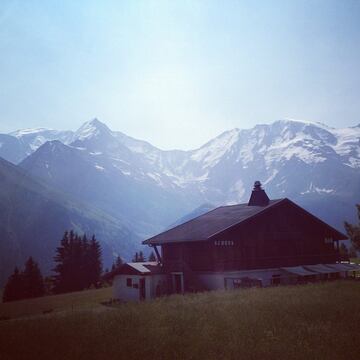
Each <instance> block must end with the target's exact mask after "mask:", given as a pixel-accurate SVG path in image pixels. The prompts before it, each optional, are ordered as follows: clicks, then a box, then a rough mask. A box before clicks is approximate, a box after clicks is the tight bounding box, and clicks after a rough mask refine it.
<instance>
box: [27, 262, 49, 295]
mask: <svg viewBox="0 0 360 360" xmlns="http://www.w3.org/2000/svg"><path fill="white" fill-rule="evenodd" d="M22 284H23V289H24V298H33V297H39V296H43V295H44V293H45V287H44V279H43V277H42V275H41V272H40V269H39V266H38V264H37V263H36V262H35V261H34V260H33V258H32V257H31V256H30V257H29V259H28V260H27V261H26V263H25V269H24V271H23V272H22Z"/></svg>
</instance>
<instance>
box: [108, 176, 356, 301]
mask: <svg viewBox="0 0 360 360" xmlns="http://www.w3.org/2000/svg"><path fill="white" fill-rule="evenodd" d="M346 238H347V237H346V236H345V235H344V234H342V233H341V232H339V231H337V230H336V229H334V228H333V227H331V226H330V225H328V224H326V223H325V222H323V221H322V220H320V219H318V218H317V217H316V216H314V215H312V214H310V213H309V212H307V211H306V210H304V209H303V208H301V207H300V206H298V205H296V204H295V203H294V202H292V201H291V200H289V199H287V198H284V199H278V200H270V199H269V198H268V196H267V194H266V193H265V191H264V190H263V189H262V187H261V184H260V182H259V181H257V182H255V185H254V189H253V191H252V194H251V197H250V200H249V202H248V203H246V204H238V205H231V206H221V207H218V208H216V209H214V210H212V211H209V212H207V213H206V214H203V215H201V216H198V217H196V218H195V219H192V220H190V221H188V222H186V223H184V224H181V225H178V226H176V227H174V228H172V229H170V230H167V231H165V232H163V233H161V234H158V235H156V236H154V237H152V238H150V239H147V240H145V241H144V242H143V244H145V245H148V246H150V247H152V248H153V249H154V251H155V253H156V256H157V262H143V263H127V264H125V265H124V266H123V267H122V268H120V269H119V270H118V272H117V273H116V274H115V277H114V285H113V286H114V288H113V289H114V297H115V298H121V299H124V300H137V299H146V298H153V297H156V296H159V295H162V294H171V293H184V292H193V291H202V290H214V289H233V288H238V287H250V286H259V287H261V286H270V285H278V284H292V283H301V282H308V281H314V280H326V279H332V278H338V277H345V276H347V274H349V273H350V272H352V271H357V270H359V268H360V267H359V266H357V265H355V264H350V263H342V262H340V254H339V241H341V240H345V239H346Z"/></svg>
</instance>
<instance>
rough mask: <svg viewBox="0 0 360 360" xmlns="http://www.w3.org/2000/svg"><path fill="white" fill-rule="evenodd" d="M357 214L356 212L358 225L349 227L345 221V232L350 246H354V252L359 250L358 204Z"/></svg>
mask: <svg viewBox="0 0 360 360" xmlns="http://www.w3.org/2000/svg"><path fill="white" fill-rule="evenodd" d="M356 208H357V212H358V219H359V223H358V225H351V224H349V223H348V222H346V221H345V224H344V225H345V230H346V233H347V234H348V236H349V238H350V240H351V243H352V245H353V246H354V248H355V250H360V204H357V205H356Z"/></svg>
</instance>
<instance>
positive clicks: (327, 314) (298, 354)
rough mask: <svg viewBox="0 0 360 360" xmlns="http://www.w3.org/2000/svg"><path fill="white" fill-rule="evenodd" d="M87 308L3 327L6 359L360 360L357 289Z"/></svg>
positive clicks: (343, 284) (261, 292) (255, 292)
mask: <svg viewBox="0 0 360 360" xmlns="http://www.w3.org/2000/svg"><path fill="white" fill-rule="evenodd" d="M62 296H64V298H63V299H64V301H66V302H67V304H69V303H71V300H68V299H66V296H68V297H69V298H71V297H72V296H73V294H69V295H62ZM88 296H89V297H93V295H91V293H90V292H88ZM95 297H96V296H95ZM95 297H94V298H95ZM54 298H57V297H53V300H52V303H54V302H55V299H54ZM33 301H35V300H33ZM49 301H50V300H49ZM56 301H57V300H56ZM19 303H20V302H19ZM85 304H88V305H87V306H84V307H81V306H80V303H79V306H78V307H77V308H76V309H75V310H69V309H68V310H64V311H59V312H55V313H51V314H48V315H43V314H40V315H33V316H31V317H24V318H18V319H14V320H6V321H1V322H0V359H1V360H3V359H4V360H10V359H67V360H71V359H87V360H92V359H106V360H108V359H216V360H219V359H261V360H268V359H307V360H309V359H346V360H349V359H359V346H360V338H359V333H360V282H357V281H346V280H343V281H337V282H331V283H324V284H311V285H303V286H294V287H290V286H289V287H278V288H265V289H249V290H237V291H228V292H223V291H218V292H211V293H203V294H193V295H186V296H179V295H178V296H171V297H166V298H162V299H158V300H155V301H150V302H144V303H129V304H120V305H117V306H115V307H105V306H100V305H96V304H95V303H94V302H92V301H90V302H85ZM89 304H93V306H89ZM3 305H6V304H2V305H1V307H2V306H3ZM1 307H0V308H1ZM2 311H3V310H2ZM1 352H2V353H1Z"/></svg>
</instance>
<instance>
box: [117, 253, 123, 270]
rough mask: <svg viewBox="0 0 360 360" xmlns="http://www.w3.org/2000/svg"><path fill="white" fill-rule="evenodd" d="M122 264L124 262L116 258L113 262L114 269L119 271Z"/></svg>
mask: <svg viewBox="0 0 360 360" xmlns="http://www.w3.org/2000/svg"><path fill="white" fill-rule="evenodd" d="M123 264H124V262H123V261H122V259H121V257H120V256H118V257H117V258H116V261H115V266H116V268H117V269H119V268H120V267H121V266H122V265H123Z"/></svg>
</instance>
